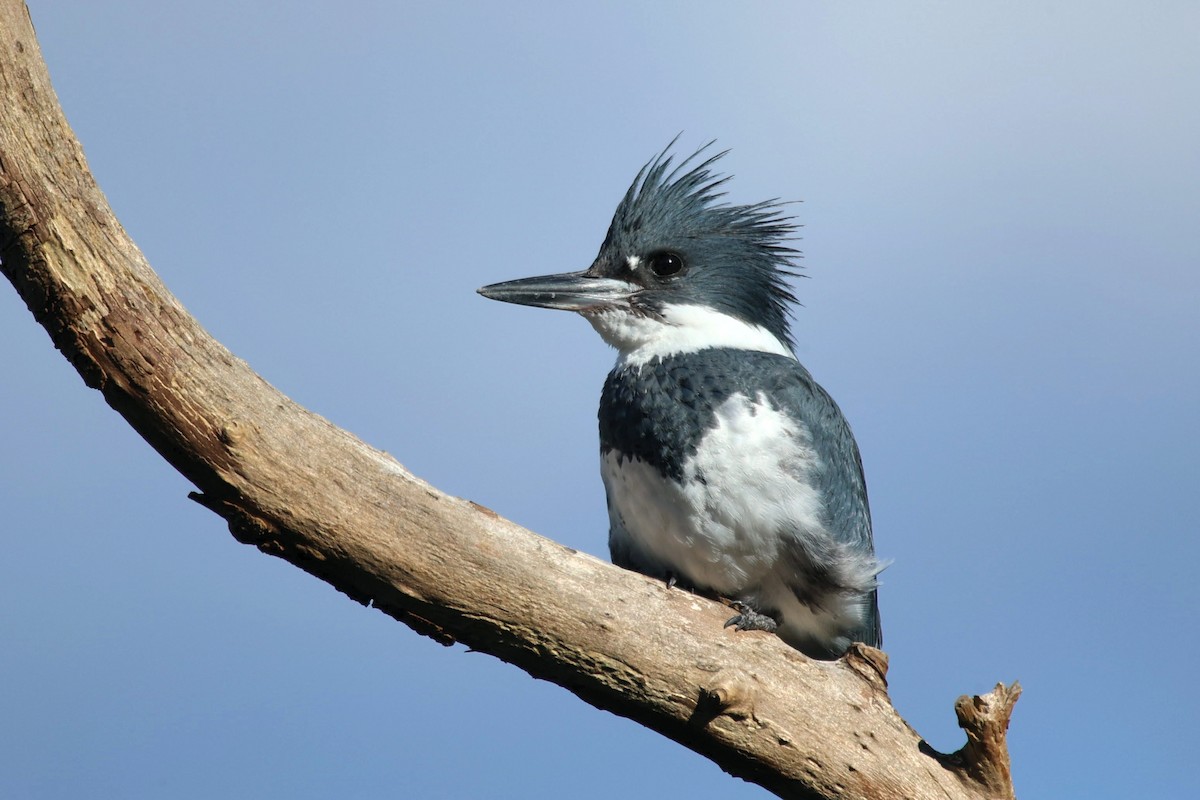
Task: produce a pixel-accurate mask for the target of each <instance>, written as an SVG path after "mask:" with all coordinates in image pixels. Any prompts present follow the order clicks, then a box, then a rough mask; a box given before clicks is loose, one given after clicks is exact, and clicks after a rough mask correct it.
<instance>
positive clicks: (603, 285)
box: [479, 272, 639, 311]
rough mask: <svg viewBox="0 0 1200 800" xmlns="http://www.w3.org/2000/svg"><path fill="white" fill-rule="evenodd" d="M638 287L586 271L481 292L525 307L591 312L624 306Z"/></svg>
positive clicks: (526, 281) (490, 287) (484, 289)
mask: <svg viewBox="0 0 1200 800" xmlns="http://www.w3.org/2000/svg"><path fill="white" fill-rule="evenodd" d="M638 288H639V287H637V286H635V285H634V284H632V283H626V282H625V281H619V280H616V279H614V278H594V277H592V276H590V275H588V274H587V273H584V272H567V273H563V274H561V275H542V276H540V277H537V278H521V279H519V280H515V281H505V282H504V283H493V284H492V285H491V286H484V287H483V288H482V289H480V290H479V293H480V294H481V295H483V296H484V297H488V298H491V299H492V300H500V301H501V302H504V303H518V304H520V305H523V306H538V307H540V308H558V309H562V310H564V311H588V310H591V309H600V308H604V307H605V306H615V305H625V304H627V303H628V302H629V297H630V295H632V294H633V293H634V292H636V291H637V290H638Z"/></svg>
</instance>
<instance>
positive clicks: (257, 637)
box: [0, 0, 1200, 800]
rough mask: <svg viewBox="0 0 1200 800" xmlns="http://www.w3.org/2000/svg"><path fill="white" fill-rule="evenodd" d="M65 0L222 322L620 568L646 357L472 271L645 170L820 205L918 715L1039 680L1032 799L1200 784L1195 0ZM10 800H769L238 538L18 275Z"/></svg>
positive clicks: (335, 408) (534, 251) (145, 235)
mask: <svg viewBox="0 0 1200 800" xmlns="http://www.w3.org/2000/svg"><path fill="white" fill-rule="evenodd" d="M547 5H548V4H521V3H508V4H503V5H502V4H483V3H478V4H432V3H430V4H404V3H392V2H356V3H333V2H319V3H318V2H286V3H284V2H254V3H244V2H230V1H228V0H224V1H218V2H212V3H204V4H173V3H161V2H152V1H151V0H143V1H142V2H133V1H132V0H112V2H107V3H93V2H83V0H55V1H54V2H45V1H44V0H43V1H42V2H33V3H32V13H33V19H34V22H35V25H36V27H37V30H38V34H39V37H40V41H41V44H42V47H43V50H44V52H45V55H46V58H47V61H48V63H49V65H50V71H51V75H52V77H53V79H54V82H55V86H56V88H57V90H58V93H59V97H60V99H61V100H62V103H63V105H64V107H65V109H66V112H67V116H68V118H69V120H70V121H71V123H72V124H73V125H74V128H75V131H76V133H77V134H78V135H79V137H80V139H81V140H82V142H83V145H84V148H85V151H86V153H87V155H88V158H89V160H90V162H91V166H92V169H93V171H94V172H95V175H96V177H97V179H98V180H99V182H100V184H101V186H102V187H103V189H104V190H105V191H106V193H107V195H108V197H109V200H110V201H111V203H112V205H113V207H114V209H115V210H116V213H117V215H118V216H119V217H120V219H121V220H122V222H123V224H124V225H125V227H126V229H127V230H128V231H129V232H130V234H131V235H132V236H133V237H134V239H135V240H136V241H137V242H138V243H139V245H140V246H141V247H142V249H143V250H144V251H145V253H146V255H147V256H148V258H149V259H150V261H151V263H152V264H153V265H154V267H155V268H156V270H157V271H158V272H159V274H160V275H161V276H162V278H163V279H164V281H165V282H166V283H167V285H168V286H169V287H170V288H171V289H172V290H173V291H174V292H175V293H176V294H177V295H178V296H179V298H180V299H181V300H182V302H183V303H184V304H185V305H186V306H187V307H188V308H189V309H190V310H191V312H192V313H193V314H195V315H196V316H197V317H198V318H199V319H200V320H201V322H202V323H203V324H204V325H205V326H206V327H207V328H208V329H209V330H210V331H212V333H213V334H214V335H216V336H217V337H218V338H219V339H220V340H221V341H223V342H224V343H225V344H226V345H227V346H228V347H230V348H231V349H232V350H233V351H234V352H235V353H236V354H238V355H239V356H241V357H242V358H245V359H246V360H247V361H248V362H249V363H250V364H251V365H252V366H253V367H254V368H255V369H257V370H258V371H259V372H260V373H261V374H262V375H263V376H264V377H265V378H266V379H268V380H269V381H271V382H272V383H274V384H275V385H276V386H278V387H279V388H280V389H282V390H283V391H284V392H286V393H287V394H289V395H290V396H291V397H292V398H294V399H295V400H296V401H298V402H300V403H302V404H304V405H306V406H308V407H309V408H312V409H313V410H315V411H317V412H319V413H321V414H323V415H325V416H327V417H328V418H329V419H331V420H333V421H334V422H335V423H337V424H339V425H342V426H343V427H346V428H347V429H349V430H351V431H353V432H354V433H356V434H358V435H359V436H361V437H362V438H364V439H365V440H367V441H368V442H370V443H371V444H373V445H376V446H378V447H381V448H384V449H386V450H388V451H390V452H392V453H394V454H395V455H396V456H397V457H398V458H399V459H400V461H401V462H402V463H404V464H405V465H406V466H407V467H408V468H410V469H411V470H413V471H414V472H415V473H417V474H418V475H420V476H422V477H423V478H425V479H427V480H429V481H431V482H432V483H434V484H435V485H437V486H439V487H440V488H442V489H444V490H446V491H449V492H451V493H454V494H457V495H460V496H463V497H467V498H470V499H472V500H475V501H477V502H480V503H483V504H484V505H487V506H489V507H491V508H494V509H496V510H497V511H499V512H500V513H502V514H504V515H505V516H508V517H510V518H512V519H514V520H516V521H518V522H520V523H522V524H524V525H526V526H528V527H530V528H531V529H533V530H535V531H537V532H539V533H542V534H544V535H546V536H549V537H552V538H554V539H557V540H559V541H561V542H564V543H566V544H568V545H570V546H572V547H576V548H579V549H582V550H586V551H588V552H592V553H595V554H598V555H602V556H603V555H606V553H605V547H606V545H605V542H606V525H607V522H606V519H605V512H604V504H603V491H602V488H601V486H600V481H599V477H598V459H597V445H596V430H595V426H596V423H595V407H596V402H597V399H598V395H599V389H600V385H601V383H602V381H603V378H604V374H605V372H606V371H607V369H608V367H609V366H610V364H611V361H612V358H613V354H612V352H611V351H608V350H607V349H606V348H605V346H604V345H603V343H602V342H601V341H600V340H599V338H598V337H597V336H596V335H595V334H594V333H593V332H592V330H591V329H590V328H589V326H588V325H587V324H586V323H584V322H583V321H582V320H579V319H576V318H574V317H572V316H571V315H568V314H565V313H552V312H548V311H537V310H534V309H525V308H518V307H513V306H504V305H501V304H498V303H489V302H487V301H485V300H483V299H482V298H479V297H478V296H476V295H475V293H474V290H475V288H476V287H478V286H480V285H482V284H485V283H490V282H493V281H497V280H503V279H507V278H513V277H519V276H524V275H531V274H543V273H547V272H557V271H565V270H571V269H580V268H583V267H585V266H587V264H588V263H590V261H591V259H592V257H593V256H594V254H595V251H596V249H597V248H598V247H599V244H600V241H601V239H602V237H603V234H604V230H605V226H606V225H607V223H608V219H609V216H610V215H611V213H612V209H613V207H614V206H615V204H616V202H617V200H618V199H619V198H620V196H621V194H622V193H623V191H624V190H625V187H626V186H627V185H628V183H629V181H630V180H631V178H632V177H633V175H634V173H635V172H636V171H637V169H638V167H639V166H641V164H642V163H643V162H644V161H645V160H646V159H648V158H649V157H650V156H651V155H653V154H654V153H655V152H656V151H657V150H659V149H660V148H661V147H662V146H663V145H665V144H666V143H667V142H668V141H669V140H670V139H671V138H672V137H673V136H675V134H676V133H678V132H680V131H683V134H682V137H681V143H682V146H683V147H684V148H690V147H693V146H695V145H698V144H700V143H702V142H704V141H707V140H708V139H709V138H714V137H715V138H717V139H718V140H719V143H720V145H722V146H724V147H730V148H732V153H731V154H730V155H729V156H728V157H727V158H726V159H725V162H724V166H725V169H726V170H727V171H729V172H732V173H734V174H735V175H736V178H735V180H734V181H733V183H732V184H731V187H730V188H731V199H732V200H734V201H737V202H753V201H757V200H762V199H767V198H771V197H781V198H784V199H787V200H802V201H803V203H802V204H801V205H799V206H797V207H796V213H797V214H798V216H799V218H800V221H801V222H802V223H803V224H804V225H805V228H804V231H803V237H804V240H803V242H802V243H801V245H800V246H801V247H802V249H803V250H804V253H805V261H804V263H805V266H806V270H807V274H808V277H807V278H806V279H803V280H801V281H799V282H798V283H797V286H796V290H797V293H798V294H799V296H800V298H801V301H802V302H803V304H804V307H803V308H801V309H799V310H798V312H797V315H796V321H795V325H794V330H795V333H796V338H797V341H798V347H797V352H798V355H799V356H800V358H801V360H802V361H804V362H805V363H806V364H807V365H808V366H809V368H810V369H811V370H812V371H813V373H814V374H815V375H816V376H817V378H818V379H819V380H820V381H821V382H822V383H823V384H824V385H825V386H826V388H827V389H829V390H830V392H831V393H832V394H833V395H834V396H835V397H836V398H837V400H838V402H839V403H840V405H841V406H842V408H843V410H844V411H845V412H846V414H847V416H848V417H849V419H850V421H851V424H852V425H853V427H854V429H855V432H856V434H857V436H858V440H859V444H860V446H861V449H862V451H863V456H864V461H865V466H866V471H867V479H868V484H869V488H870V492H871V501H872V510H873V513H874V518H875V528H876V540H877V545H878V549H879V551H880V554H881V555H882V556H883V557H885V558H890V559H892V560H893V561H894V563H893V565H892V567H891V568H889V569H888V571H887V572H886V573H885V576H884V578H885V585H884V588H883V591H882V594H881V605H882V613H883V624H884V634H885V640H886V645H887V647H886V649H887V650H888V652H889V654H890V656H891V664H892V666H891V673H890V681H891V689H892V698H893V701H894V702H895V704H896V706H897V708H898V709H899V710H900V712H901V713H902V714H903V715H904V716H905V718H906V719H907V720H908V721H909V722H910V723H911V724H912V725H913V726H914V727H915V728H916V729H917V730H918V731H919V732H921V733H922V734H923V735H924V736H925V737H927V739H928V740H929V741H930V742H931V743H932V744H933V745H934V746H935V747H938V748H941V749H953V748H955V747H957V746H958V745H959V744H961V741H962V740H961V737H960V734H959V732H958V730H957V728H956V726H955V724H954V717H953V711H952V703H953V701H954V698H955V697H956V696H957V695H958V694H961V693H965V692H981V691H984V690H986V689H988V688H990V686H991V685H992V684H994V683H995V682H996V681H998V680H1004V681H1010V680H1012V679H1020V680H1021V682H1022V683H1023V685H1024V686H1025V695H1024V696H1023V697H1022V699H1021V701H1020V703H1019V704H1018V706H1017V711H1016V715H1015V718H1014V721H1013V726H1012V729H1011V732H1010V739H1011V750H1012V754H1013V758H1014V772H1015V778H1016V784H1017V790H1018V793H1019V795H1020V796H1021V797H1022V798H1023V799H1024V800H1029V799H1030V798H1052V797H1053V798H1060V797H1069V796H1079V797H1092V798H1118V797H1119V798H1126V797H1131V796H1155V797H1192V796H1195V795H1196V794H1197V792H1198V790H1200V785H1198V781H1197V778H1196V775H1195V770H1194V769H1192V767H1191V761H1192V759H1193V754H1194V750H1195V746H1196V743H1197V740H1196V735H1195V719H1196V718H1197V716H1200V702H1198V701H1197V700H1196V693H1195V692H1194V690H1193V680H1194V674H1195V664H1196V662H1197V659H1200V647H1198V646H1197V643H1196V636H1195V632H1196V629H1197V625H1196V612H1197V610H1198V609H1200V589H1198V588H1197V584H1196V580H1195V577H1194V572H1195V569H1196V564H1197V562H1198V560H1200V546H1198V544H1197V536H1196V528H1197V525H1196V522H1195V518H1196V515H1195V499H1194V498H1195V496H1196V492H1197V478H1198V477H1200V468H1198V463H1197V456H1196V446H1197V442H1198V441H1200V422H1198V418H1200V415H1198V414H1197V409H1198V404H1197V396H1198V394H1200V378H1198V376H1197V369H1196V366H1197V361H1198V356H1200V323H1198V322H1197V316H1198V313H1197V312H1198V310H1200V270H1198V267H1200V237H1197V235H1196V231H1195V226H1196V224H1197V220H1200V147H1197V144H1196V143H1197V142H1200V103H1197V102H1196V101H1197V98H1198V97H1200V48H1197V47H1196V42H1195V32H1196V31H1197V30H1200V10H1197V7H1196V6H1195V5H1194V4H1190V3H1170V2H1164V3H1155V4H1142V5H1137V4H1132V3H1126V4H1115V3H1093V2H1089V3H1083V2H1075V3H1071V2H1066V3H1054V4H1046V3H1032V2H1018V3H1007V4H1000V5H995V6H992V7H983V6H981V5H979V4H961V3H949V2H938V3H934V2H929V3H893V4H883V3H872V4H868V3H854V4H851V3H839V4H834V3H829V4H815V3H775V4H769V3H759V4H738V5H737V6H736V7H735V6H734V5H732V4H722V3H687V4H685V3H665V2H664V3H656V4H644V3H643V4H637V3H615V4H606V5H605V6H604V7H600V6H599V5H592V4H586V5H585V4H575V3H564V4H556V5H554V6H553V7H550V8H547V7H546V6H547ZM0 337H3V340H4V342H5V345H6V351H7V353H8V364H9V367H8V372H7V378H6V380H5V381H4V382H3V384H2V385H0V426H2V430H3V437H4V441H5V445H4V448H3V451H4V453H5V455H4V456H3V457H2V458H0V503H3V506H4V509H5V523H6V524H5V528H6V530H7V534H8V535H7V536H5V537H4V541H5V546H6V552H5V555H4V558H2V559H0V641H3V642H4V646H3V647H2V648H0V675H2V676H3V680H2V681H0V762H2V768H0V796H4V797H13V798H59V797H80V796H89V797H104V796H111V797H118V796H119V797H124V798H140V797H146V798H149V797H154V798H158V797H173V798H193V797H194V798H208V797H214V796H220V797H230V798H241V797H245V798H251V797H281V796H288V797H292V798H310V797H311V798H324V797H347V798H354V797H376V796H380V795H383V794H391V795H406V796H413V797H431V798H436V797H470V796H487V797H502V798H503V797H514V798H515V797H558V796H562V795H564V794H567V793H569V794H570V795H571V796H574V797H581V798H601V797H612V796H623V797H663V796H681V795H683V796H693V797H707V796H715V795H719V796H722V797H747V798H753V797H764V796H766V794H765V792H763V791H762V790H760V789H758V788H757V787H754V786H751V785H748V784H743V783H741V782H739V781H736V780H734V779H731V778H729V777H727V776H725V775H723V774H722V773H721V772H720V770H719V769H718V768H716V767H715V766H713V765H712V764H710V763H709V762H707V761H705V760H704V759H702V758H700V757H699V756H695V755H693V754H691V753H690V752H687V751H685V750H683V749H682V748H680V747H678V746H676V745H674V744H672V743H670V742H667V741H665V740H663V739H661V738H660V737H658V736H655V735H654V734H651V733H649V732H647V731H645V730H643V729H641V728H640V727H638V726H637V725H635V724H633V723H631V722H628V721H625V720H622V719H619V718H617V717H614V716H612V715H609V714H605V713H600V712H596V711H595V710H593V709H591V708H590V707H588V706H586V705H585V704H584V703H582V702H581V701H579V700H577V699H575V698H574V697H573V696H571V695H570V694H568V693H567V692H565V691H564V690H561V689H559V688H557V687H554V686H551V685H549V684H545V683H541V682H536V681H533V680H531V679H530V678H528V677H527V676H526V675H525V674H524V673H522V672H520V671H519V670H517V669H515V668H513V667H509V666H507V665H504V664H501V663H500V662H498V661H496V660H494V659H492V658H490V657H487V656H483V655H479V654H470V653H466V652H465V651H464V650H463V649H462V648H459V647H456V648H451V649H444V648H442V647H440V646H438V645H436V644H434V643H432V642H431V641H429V640H427V639H423V638H421V637H419V636H417V635H416V634H414V633H412V632H411V631H409V630H408V629H407V628H404V627H402V626H400V625H398V624H396V623H394V622H392V621H391V620H390V619H388V618H386V617H384V616H383V615H381V614H379V613H377V612H374V611H371V610H367V609H364V608H362V607H360V606H358V605H357V604H355V603H353V602H351V601H349V600H347V599H346V598H345V597H343V596H341V595H339V594H338V593H337V592H335V591H334V590H332V589H331V588H329V587H328V586H326V585H325V584H322V583H320V582H318V581H316V580H314V579H312V578H310V577H309V576H307V575H305V574H303V573H301V572H299V571H298V570H296V569H294V568H292V567H290V566H289V565H287V564H285V563H283V562H281V561H277V560H273V559H271V558H268V557H265V556H263V555H261V554H259V553H258V552H257V551H255V550H253V549H252V548H248V547H245V546H242V545H239V544H237V543H236V542H235V541H234V540H233V539H232V538H231V537H230V536H229V534H228V533H227V532H226V530H225V528H224V527H223V525H222V524H221V523H220V521H219V520H218V519H217V518H216V517H215V516H213V515H212V514H211V513H209V512H207V511H205V510H204V509H202V508H201V507H199V506H198V505H196V504H194V503H191V502H189V501H188V500H187V499H186V494H187V492H188V491H189V489H190V488H191V487H190V486H189V485H188V484H187V482H186V481H184V479H183V478H182V477H180V476H179V475H177V474H176V473H174V472H173V471H172V470H171V469H170V468H169V467H168V466H167V465H166V464H165V463H164V462H163V461H162V460H161V459H159V458H158V456H157V455H155V454H154V453H153V451H151V450H150V448H149V447H148V446H146V445H145V444H144V443H143V442H142V441H141V440H140V439H138V438H137V436H136V435H135V434H134V433H133V432H132V431H131V430H130V429H129V428H128V427H127V426H126V425H125V424H124V422H123V421H122V420H120V418H119V417H117V415H116V414H114V413H113V412H111V411H110V410H109V409H108V408H107V407H106V406H105V405H104V403H103V401H102V399H101V398H100V396H99V395H98V394H97V393H95V392H93V391H90V390H88V389H86V388H85V387H84V386H83V384H82V382H81V380H80V379H79V378H78V376H77V375H76V374H75V373H74V372H73V371H72V370H71V369H70V367H69V366H68V364H67V363H66V361H65V360H64V359H62V358H61V356H59V355H58V354H57V353H56V352H55V351H54V350H53V348H52V346H51V344H50V342H49V339H48V337H47V336H46V334H45V333H44V331H42V330H41V329H40V328H38V327H37V326H36V325H35V323H34V322H33V320H32V317H31V316H30V315H29V314H28V313H27V311H26V310H25V308H24V307H23V305H22V304H21V303H20V301H19V299H18V298H17V297H16V294H15V293H14V292H12V291H11V290H9V291H3V290H0Z"/></svg>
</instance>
